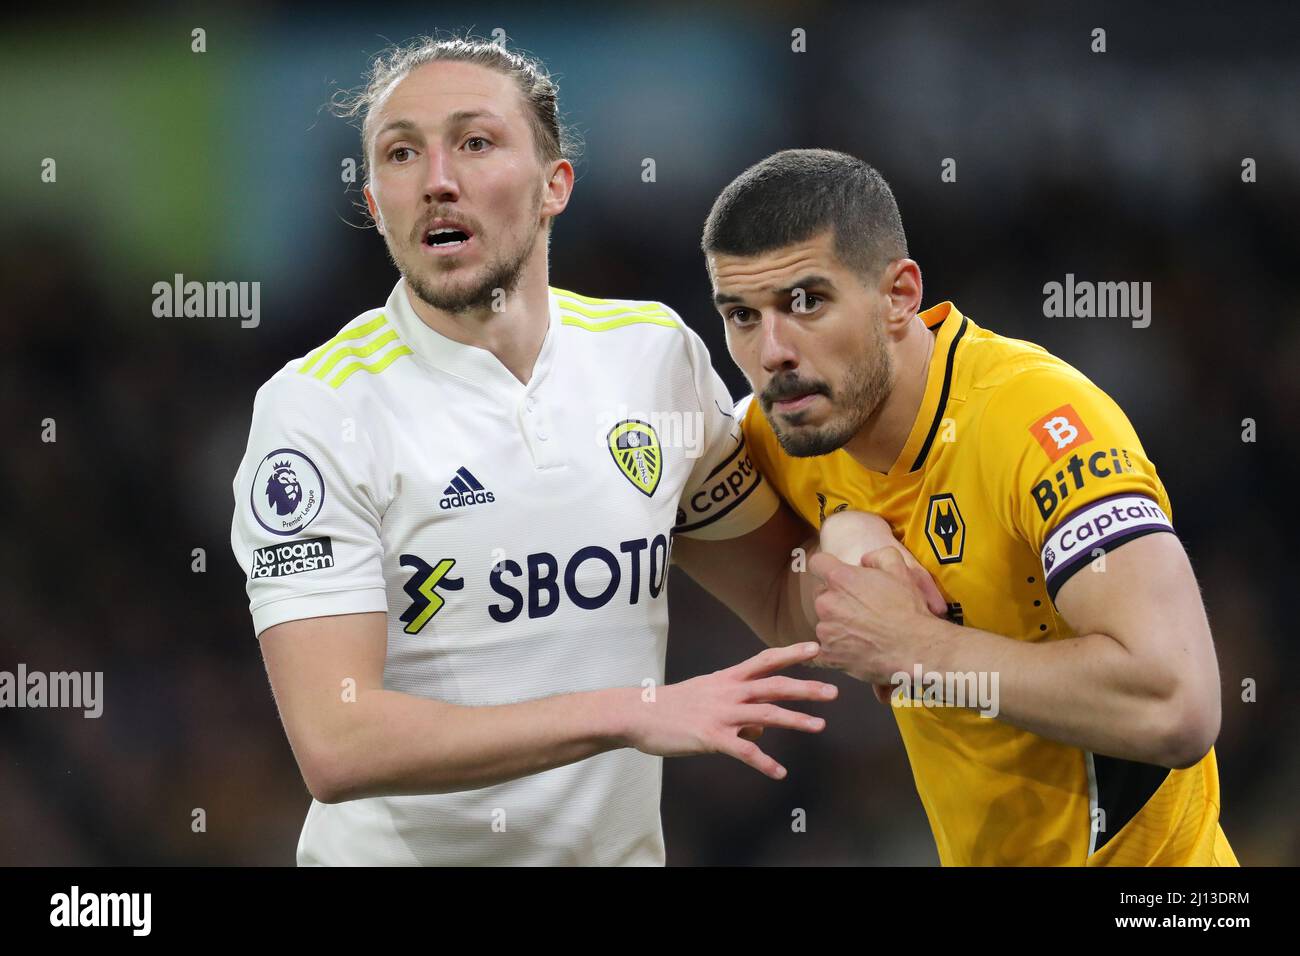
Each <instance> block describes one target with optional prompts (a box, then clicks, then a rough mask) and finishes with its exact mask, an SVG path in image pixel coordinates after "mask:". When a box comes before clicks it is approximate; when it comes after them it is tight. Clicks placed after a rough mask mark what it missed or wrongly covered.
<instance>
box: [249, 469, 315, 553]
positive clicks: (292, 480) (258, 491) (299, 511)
mask: <svg viewBox="0 0 1300 956" xmlns="http://www.w3.org/2000/svg"><path fill="white" fill-rule="evenodd" d="M251 499H252V500H251V501H250V504H251V506H252V508H253V517H255V518H256V519H257V523H258V524H260V525H261V526H262V527H263V528H265V529H266V530H267V531H269V532H271V533H272V534H279V535H291V534H297V533H298V532H299V531H301V530H303V529H304V528H305V527H307V525H309V524H311V522H312V519H313V518H315V517H316V516H317V515H318V514H320V509H321V505H322V504H324V503H325V480H324V479H323V478H322V477H321V473H320V469H319V468H317V467H316V465H315V464H314V463H313V462H312V460H311V459H310V458H308V457H307V456H306V455H304V454H303V453H302V452H300V451H295V450H294V449H292V448H277V449H276V450H275V451H273V452H271V453H270V454H269V455H267V456H266V457H265V458H263V459H262V463H261V464H260V465H258V466H257V473H256V474H255V475H254V476H253V489H252V495H251Z"/></svg>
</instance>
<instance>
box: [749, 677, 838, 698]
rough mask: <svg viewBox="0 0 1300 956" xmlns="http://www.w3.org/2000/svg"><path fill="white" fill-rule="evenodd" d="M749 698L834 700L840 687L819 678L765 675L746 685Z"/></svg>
mask: <svg viewBox="0 0 1300 956" xmlns="http://www.w3.org/2000/svg"><path fill="white" fill-rule="evenodd" d="M745 689H746V691H747V692H748V693H747V699H748V700H750V701H752V702H759V701H769V700H834V699H835V696H836V695H837V694H838V693H839V688H838V687H836V686H835V685H834V684H826V683H823V682H822V681H817V680H797V679H796V678H793V677H764V678H763V679H762V680H756V681H752V682H750V683H749V684H747V685H746V687H745Z"/></svg>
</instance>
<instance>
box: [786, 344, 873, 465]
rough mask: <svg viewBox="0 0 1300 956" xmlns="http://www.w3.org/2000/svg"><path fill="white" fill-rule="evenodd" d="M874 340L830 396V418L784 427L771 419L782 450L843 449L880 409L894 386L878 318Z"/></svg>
mask: <svg viewBox="0 0 1300 956" xmlns="http://www.w3.org/2000/svg"><path fill="white" fill-rule="evenodd" d="M871 329H872V332H871V335H872V338H873V341H872V343H871V347H870V348H869V349H868V351H867V354H866V355H865V356H863V359H862V361H861V362H860V363H858V364H856V365H854V366H852V367H851V368H849V370H848V372H847V374H846V375H845V377H844V383H843V384H842V385H841V386H840V389H839V390H838V391H836V392H834V393H833V394H832V397H831V405H832V412H831V416H832V417H831V419H830V421H828V422H826V424H824V425H821V426H819V427H816V428H813V427H803V428H799V427H795V426H791V429H790V431H788V432H786V431H783V430H782V426H781V425H780V423H779V422H778V421H777V418H776V416H773V415H769V416H768V422H769V423H770V424H771V426H772V431H773V432H774V433H775V434H776V439H777V441H778V442H780V444H781V448H782V450H783V451H784V452H785V453H786V454H787V455H790V456H791V457H794V458H811V457H813V456H816V455H829V454H830V453H831V452H833V451H836V450H838V449H840V448H843V447H844V445H845V444H847V443H848V441H849V440H850V439H852V438H853V436H854V435H856V434H858V432H860V431H861V430H862V429H863V427H864V426H865V425H866V424H867V423H868V422H869V421H870V420H871V418H872V417H873V416H874V415H875V414H876V412H878V411H879V410H880V406H881V405H882V404H884V401H885V399H886V398H888V397H889V393H890V391H891V390H892V389H893V387H894V373H895V369H894V357H893V355H892V354H890V351H889V349H888V348H886V344H885V335H884V332H883V331H882V330H881V328H880V325H879V323H878V322H876V321H872V322H871Z"/></svg>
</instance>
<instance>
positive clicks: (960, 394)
mask: <svg viewBox="0 0 1300 956" xmlns="http://www.w3.org/2000/svg"><path fill="white" fill-rule="evenodd" d="M921 318H922V320H923V321H924V322H925V324H926V325H927V326H928V327H929V329H930V330H931V332H932V333H933V334H934V335H935V347H934V352H933V356H932V358H931V360H930V368H929V372H928V378H927V382H926V387H925V394H924V397H923V399H922V401H921V407H920V409H919V411H918V412H917V416H916V421H915V422H914V423H913V425H912V431H911V434H910V435H909V436H908V438H907V442H906V444H905V445H904V446H903V450H902V452H901V453H900V454H899V456H898V459H897V460H896V461H895V462H894V464H893V467H891V468H890V469H889V471H888V473H884V474H882V473H879V472H875V471H871V470H869V469H867V468H864V467H863V466H861V465H859V464H858V463H857V462H856V461H854V460H853V458H852V457H850V456H849V454H848V453H847V452H846V451H844V450H843V449H841V450H838V451H835V452H833V453H831V454H829V455H824V456H819V457H815V458H793V457H791V456H789V455H787V454H786V453H785V452H783V451H782V450H781V447H780V445H779V444H778V442H777V439H776V436H775V434H774V433H773V432H772V428H771V425H770V424H769V422H768V421H767V418H766V416H765V415H764V414H763V411H762V409H761V408H760V407H759V404H758V403H757V402H753V401H751V402H749V407H748V409H747V410H746V414H745V418H744V422H743V427H744V432H745V435H746V438H747V441H748V443H749V446H750V449H751V451H752V455H753V458H754V462H755V464H756V465H757V466H758V467H759V469H760V470H761V471H762V473H763V474H764V475H765V476H767V478H768V479H769V480H770V481H771V482H772V485H773V486H774V487H775V488H776V489H777V491H778V492H779V493H780V494H781V496H782V497H783V498H785V499H786V501H788V502H789V503H790V505H791V507H792V508H794V509H795V511H797V512H798V513H799V514H800V515H802V516H803V518H804V519H805V520H806V521H807V522H808V523H809V524H810V525H812V526H813V527H820V525H821V522H822V521H823V520H824V519H825V517H826V515H829V514H832V513H834V512H836V511H839V510H843V509H844V508H854V509H858V510H861V511H869V512H873V513H875V514H878V515H880V516H882V517H883V518H885V520H887V521H888V522H889V525H890V527H891V529H892V530H893V533H894V536H895V537H896V538H897V539H899V540H900V541H901V542H902V543H903V544H904V545H905V546H906V547H907V548H908V549H909V550H910V551H911V552H912V553H913V554H914V555H915V556H916V557H917V559H918V560H919V561H920V562H921V564H923V565H924V566H925V567H926V568H927V570H929V572H930V573H931V574H932V575H933V576H934V579H935V582H936V584H937V585H938V586H939V589H940V591H941V592H943V594H944V597H945V600H947V601H948V602H949V617H950V619H952V620H954V621H955V622H956V623H959V624H965V625H968V626H972V627H978V628H981V629H983V630H986V631H991V632H993V633H995V634H1001V635H1004V636H1006V637H1011V638H1014V639H1016V640H1021V641H1055V640H1062V639H1064V638H1067V637H1070V636H1072V633H1073V632H1072V631H1071V630H1070V628H1069V626H1068V625H1067V624H1066V622H1065V621H1064V619H1063V618H1062V617H1061V616H1060V615H1059V614H1058V613H1057V610H1056V608H1055V605H1054V599H1055V597H1056V594H1057V592H1058V590H1059V589H1060V587H1061V586H1062V584H1064V583H1065V581H1067V580H1068V579H1069V578H1070V577H1071V576H1072V575H1074V574H1078V573H1089V572H1090V569H1091V568H1093V567H1097V566H1099V561H1104V555H1105V553H1106V552H1107V551H1109V550H1111V549H1113V548H1116V547H1118V546H1119V545H1121V544H1123V543H1124V542H1126V541H1130V540H1132V539H1134V538H1136V537H1139V536H1141V535H1145V534H1152V533H1161V532H1164V533H1169V532H1172V531H1173V527H1172V524H1171V517H1170V515H1171V509H1170V504H1169V498H1168V495H1167V494H1166V493H1165V489H1164V486H1163V485H1162V484H1161V482H1160V479H1159V477H1158V476H1157V474H1156V470H1155V467H1154V466H1153V465H1152V463H1151V461H1150V460H1149V459H1148V458H1147V456H1146V454H1145V452H1144V451H1143V449H1142V445H1141V443H1140V442H1139V441H1138V438H1137V435H1136V434H1135V433H1134V431H1133V426H1132V425H1131V424H1130V423H1129V421H1128V419H1127V418H1126V417H1125V415H1124V413H1123V412H1122V411H1121V410H1120V408H1119V406H1117V405H1116V404H1115V402H1113V401H1112V400H1111V399H1110V397H1109V396H1107V395H1106V394H1105V392H1103V391H1102V390H1101V389H1100V388H1098V387H1097V386H1096V385H1094V384H1093V383H1092V382H1091V381H1089V380H1088V379H1087V378H1086V377H1085V376H1083V375H1082V374H1081V373H1080V372H1078V371H1077V370H1075V369H1074V368H1072V367H1071V366H1070V365H1068V364H1066V363H1065V362H1063V361H1061V360H1060V359H1058V358H1056V357H1054V356H1052V355H1050V354H1049V353H1048V352H1047V351H1046V350H1044V349H1043V348H1041V347H1039V346H1037V345H1034V344H1032V343H1029V342H1024V341H1020V340H1017V339H1010V338H1006V337H1003V336H1000V335H996V334H994V333H992V332H989V331H987V330H985V329H982V328H980V327H979V326H978V325H976V324H975V323H974V322H973V321H971V319H970V318H969V317H968V316H965V315H962V313H961V312H960V311H958V309H957V308H956V306H954V305H953V304H952V303H951V302H944V303H942V304H940V305H937V306H935V307H934V308H931V309H928V310H926V311H925V312H922V313H921ZM892 710H893V713H894V715H895V718H896V719H897V721H898V727H899V731H900V732H901V734H902V737H903V742H904V744H905V745H906V747H907V753H908V758H909V759H910V761H911V765H912V772H913V776H914V778H915V781H916V788H917V791H918V792H919V794H920V797H921V802H922V804H923V805H924V807H925V812H926V815H927V816H928V818H929V821H930V826H931V829H932V830H933V831H934V838H935V842H936V844H937V846H938V851H939V859H940V861H941V862H942V863H943V864H944V865H954V864H956V865H1031V866H1042V865H1082V864H1088V865H1117V866H1126V865H1127V866H1139V865H1156V866H1176V865H1192V866H1212V865H1228V866H1235V865H1237V861H1236V858H1235V857H1234V856H1233V853H1232V849H1231V848H1230V847H1229V845H1228V843H1227V840H1226V839H1225V838H1224V836H1223V831H1222V829H1221V828H1220V826H1219V822H1218V821H1219V780H1218V770H1217V766H1216V763H1215V757H1214V751H1213V750H1211V751H1210V752H1209V753H1208V754H1207V755H1206V756H1205V757H1204V758H1203V759H1202V760H1201V761H1200V762H1199V763H1197V764H1196V765H1195V766H1193V767H1190V768H1188V769H1185V770H1169V769H1167V768H1164V767H1158V766H1154V765H1150V764H1142V763H1137V762H1134V761H1129V760H1121V759H1117V758H1114V757H1108V756H1104V755H1102V754H1094V753H1089V752H1087V751H1083V750H1080V749H1079V748H1077V747H1073V746H1068V745H1066V744H1063V743H1058V742H1056V741H1053V740H1048V739H1046V738H1044V737H1040V736H1038V735H1036V734H1033V733H1030V732H1029V731H1026V730H1021V729H1020V728H1018V727H1013V726H1011V725H1010V724H1007V723H1004V722H1002V721H1000V720H997V719H989V718H987V717H981V716H980V714H979V713H978V712H977V711H976V710H974V709H969V708H959V707H952V706H941V707H925V706H911V707H894V708H892Z"/></svg>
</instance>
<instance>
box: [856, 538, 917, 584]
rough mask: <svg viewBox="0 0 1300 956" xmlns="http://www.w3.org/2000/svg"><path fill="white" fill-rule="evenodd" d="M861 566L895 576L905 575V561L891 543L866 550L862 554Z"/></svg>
mask: <svg viewBox="0 0 1300 956" xmlns="http://www.w3.org/2000/svg"><path fill="white" fill-rule="evenodd" d="M862 566H863V567H864V568H875V569H876V570H878V571H886V572H888V573H889V574H892V575H893V576H894V577H896V578H902V577H907V562H906V561H904V560H903V556H902V555H901V554H900V553H899V551H898V549H897V548H895V547H894V546H893V545H890V546H888V547H885V548H878V549H876V550H875V551H868V552H867V553H866V554H864V555H863V556H862Z"/></svg>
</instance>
